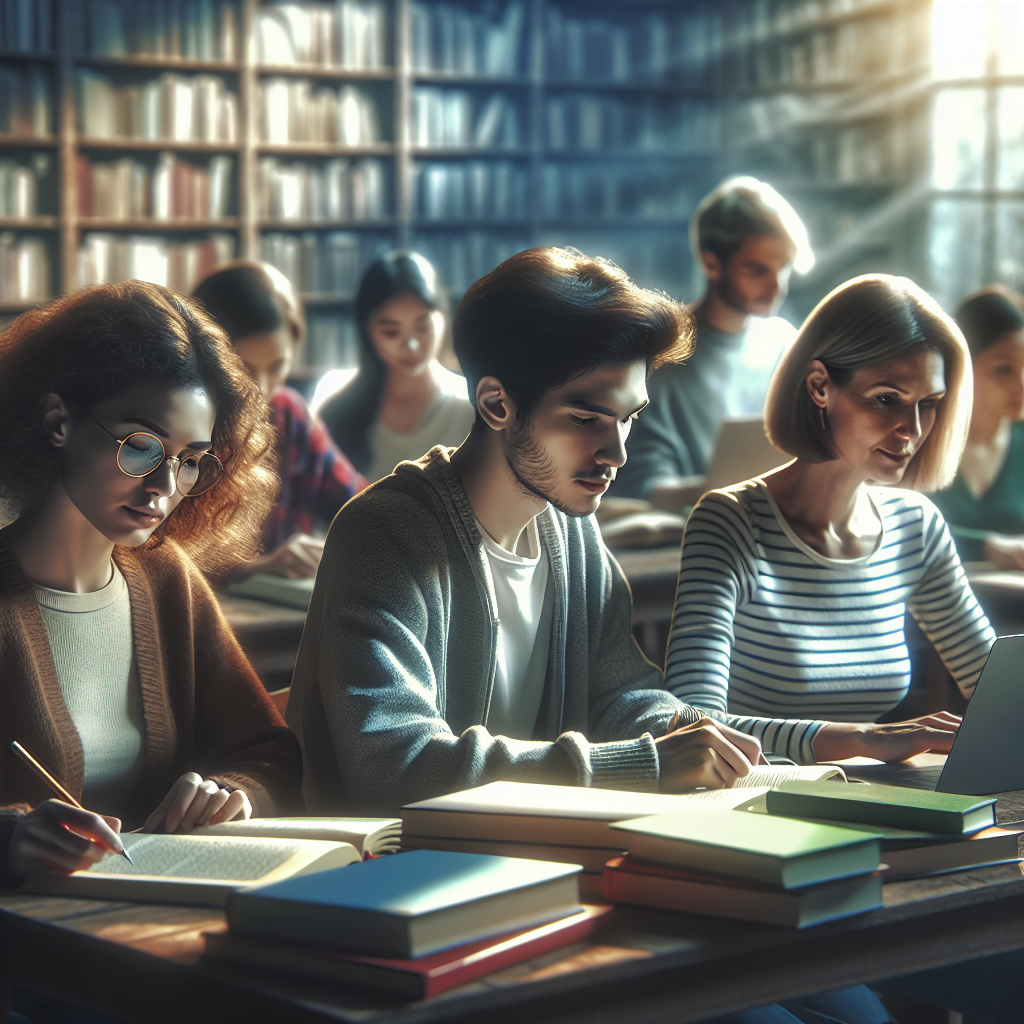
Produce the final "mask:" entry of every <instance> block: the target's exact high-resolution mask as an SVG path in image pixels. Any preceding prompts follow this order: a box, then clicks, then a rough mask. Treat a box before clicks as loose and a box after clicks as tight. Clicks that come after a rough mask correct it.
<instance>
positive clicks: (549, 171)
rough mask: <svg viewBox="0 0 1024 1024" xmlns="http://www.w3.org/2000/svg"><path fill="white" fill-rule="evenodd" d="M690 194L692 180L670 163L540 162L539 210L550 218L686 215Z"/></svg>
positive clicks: (689, 206)
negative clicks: (662, 167) (659, 165)
mask: <svg viewBox="0 0 1024 1024" xmlns="http://www.w3.org/2000/svg"><path fill="white" fill-rule="evenodd" d="M694 198H695V197H694V194H693V188H692V182H691V181H690V180H689V179H688V178H686V177H680V175H679V173H678V172H676V171H673V170H672V169H671V168H669V169H665V170H659V169H657V168H656V167H654V168H651V167H648V168H642V169H641V168H637V167H635V166H631V165H625V166H623V165H619V166H616V165H614V164H613V165H606V164H568V165H562V166H556V165H553V164H545V165H544V166H543V167H542V168H541V210H542V212H543V215H544V217H546V218H549V219H554V220H558V219H563V218H580V219H584V218H598V217H608V218H615V217H638V218H639V217H649V218H652V219H654V218H663V217H673V218H687V217H688V216H689V214H690V213H691V212H692V210H693V206H694Z"/></svg>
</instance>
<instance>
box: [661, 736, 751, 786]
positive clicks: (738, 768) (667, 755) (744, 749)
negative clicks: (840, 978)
mask: <svg viewBox="0 0 1024 1024" xmlns="http://www.w3.org/2000/svg"><path fill="white" fill-rule="evenodd" d="M654 745H655V748H656V749H657V751H658V764H659V768H660V778H659V787H660V789H661V791H662V792H663V793H680V792H683V791H685V790H688V789H699V788H704V789H729V788H730V787H732V786H734V785H735V784H736V783H737V781H739V780H740V779H742V778H745V777H746V776H747V775H748V774H749V773H750V768H751V766H752V765H755V764H757V763H758V762H759V761H760V760H761V744H760V743H758V741H757V740H756V739H754V738H753V737H752V736H748V735H747V734H746V733H742V732H738V731H737V730H735V729H730V728H729V727H728V726H727V725H722V723H721V722H716V721H714V720H713V719H711V718H702V719H700V720H699V721H697V722H694V723H693V724H692V725H687V726H684V727H683V728H682V729H676V730H675V731H674V732H670V733H667V734H666V735H665V736H659V737H658V738H657V739H656V740H655V741H654Z"/></svg>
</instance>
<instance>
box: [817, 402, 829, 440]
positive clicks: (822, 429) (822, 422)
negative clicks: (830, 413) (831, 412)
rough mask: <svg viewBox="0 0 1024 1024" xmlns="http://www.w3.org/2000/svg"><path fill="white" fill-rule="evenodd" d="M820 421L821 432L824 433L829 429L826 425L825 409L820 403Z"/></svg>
mask: <svg viewBox="0 0 1024 1024" xmlns="http://www.w3.org/2000/svg"><path fill="white" fill-rule="evenodd" d="M818 422H819V423H820V424H821V432H822V433H823V434H824V433H825V430H826V429H827V428H826V427H825V410H824V409H822V407H821V406H820V405H819V406H818Z"/></svg>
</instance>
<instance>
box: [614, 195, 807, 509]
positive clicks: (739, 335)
mask: <svg viewBox="0 0 1024 1024" xmlns="http://www.w3.org/2000/svg"><path fill="white" fill-rule="evenodd" d="M690 247H691V249H692V250H693V257H694V259H695V260H696V261H697V262H698V264H699V265H700V266H701V268H702V269H703V271H704V274H705V276H706V277H707V290H706V291H705V293H704V297H703V298H702V299H701V300H700V301H699V302H698V303H697V304H696V305H695V306H693V307H692V309H691V311H692V313H693V315H694V317H695V318H696V321H697V348H696V351H695V352H694V354H693V355H692V356H691V357H690V358H689V359H688V360H687V361H686V363H685V364H682V365H679V366H665V367H662V369H660V370H658V372H657V373H655V374H654V376H653V377H652V378H651V381H650V384H649V385H648V392H649V393H650V398H651V404H650V405H649V406H648V407H647V410H646V411H645V413H644V415H643V417H642V418H641V419H640V420H639V421H638V422H637V425H636V428H635V429H634V430H633V433H632V435H631V436H630V439H629V461H628V462H627V463H626V465H625V466H623V467H622V470H621V471H620V472H619V477H618V480H617V481H616V485H615V487H614V488H613V490H612V492H611V493H612V494H614V495H615V496H617V497H623V498H629V497H631V498H647V499H649V500H651V501H653V502H654V504H655V505H658V506H659V507H662V508H666V509H669V510H671V511H677V510H679V509H680V508H682V507H683V506H684V505H688V504H690V503H691V502H692V501H693V500H695V499H696V498H697V497H699V496H700V494H701V492H702V489H703V488H702V487H701V478H702V477H703V475H704V474H705V472H706V471H707V465H708V460H709V459H710V457H711V453H712V449H713V448H714V443H715V436H716V434H717V433H718V427H719V424H720V423H721V421H722V418H723V417H725V416H742V415H760V413H761V412H762V410H763V408H764V398H765V393H766V392H767V390H768V382H769V380H770V379H771V375H772V371H773V370H774V369H775V366H776V364H777V363H778V361H779V358H780V356H781V355H782V353H783V352H784V351H785V350H786V348H787V347H788V346H789V344H790V343H791V342H792V340H793V337H794V335H795V333H796V332H795V330H794V329H793V327H792V325H791V324H789V323H788V322H787V321H785V320H783V319H781V318H780V317H777V316H775V315H774V314H775V313H777V312H778V309H779V307H780V306H781V305H782V302H783V300H784V299H785V297H786V292H787V290H788V288H789V277H790V274H791V273H792V271H793V270H794V269H795V270H796V271H797V272H800V273H803V272H805V271H807V270H809V269H810V267H811V266H812V265H813V264H814V255H813V253H812V252H811V248H810V242H809V241H808V238H807V229H806V228H805V227H804V225H803V222H802V221H801V220H800V218H799V217H798V216H797V214H796V211H795V210H794V209H793V208H792V207H791V206H790V205H789V203H788V202H786V200H785V199H783V198H782V196H780V195H779V194H778V192H776V191H775V189H773V188H772V187H771V186H770V185H766V184H765V183H764V182H761V181H758V180H757V179H755V178H732V179H730V180H728V181H725V182H723V183H722V184H721V185H719V186H718V187H717V188H716V189H715V190H714V191H713V192H711V193H710V194H709V195H708V196H706V197H705V198H704V199H703V200H702V201H701V203H700V205H699V206H698V207H697V209H696V211H695V212H694V214H693V217H692V219H691V221H690Z"/></svg>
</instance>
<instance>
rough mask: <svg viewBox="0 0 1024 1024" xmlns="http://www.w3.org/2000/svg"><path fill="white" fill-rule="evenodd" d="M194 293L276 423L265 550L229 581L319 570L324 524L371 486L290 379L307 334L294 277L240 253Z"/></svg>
mask: <svg viewBox="0 0 1024 1024" xmlns="http://www.w3.org/2000/svg"><path fill="white" fill-rule="evenodd" d="M194 296H195V298H196V299H198V300H199V301H200V302H201V303H202V304H203V306H204V307H205V308H206V311H207V312H208V313H209V314H210V315H211V316H212V317H213V318H214V319H215V320H216V321H217V323H219V324H220V326H221V327H223V328H224V330H225V331H227V333H228V336H229V337H230V338H231V344H232V345H233V346H234V348H235V352H237V353H238V355H239V356H240V357H241V359H242V362H243V363H244V364H245V368H246V370H248V371H249V375H250V376H251V377H252V379H253V380H254V381H255V382H256V383H257V384H258V385H259V388H260V391H262V392H263V397H264V398H265V399H266V400H267V404H268V405H269V406H270V422H271V423H272V424H273V426H274V427H275V428H276V429H277V433H278V439H277V454H278V473H279V474H280V479H281V489H280V491H279V492H278V496H277V501H276V503H275V504H274V507H273V508H272V509H271V512H270V515H269V516H268V517H267V520H266V522H265V523H264V524H263V538H262V547H263V553H262V554H261V555H259V556H258V557H256V558H255V559H253V560H252V561H251V562H244V563H242V564H241V565H239V566H236V567H235V568H234V569H233V570H232V571H231V572H230V573H229V574H228V576H227V577H226V578H225V579H226V581H227V582H230V581H232V580H236V579H243V578H244V577H246V576H249V575H250V574H252V573H254V572H263V573H270V574H272V575H275V576H287V577H289V578H291V579H298V578H304V577H310V576H314V575H315V574H316V569H317V566H318V565H319V564H320V556H321V555H322V554H323V550H324V542H323V538H322V537H318V536H315V534H316V533H317V532H318V527H319V526H321V525H322V526H323V527H326V526H327V525H329V524H330V522H331V520H332V519H333V518H334V516H335V513H336V512H337V511H338V509H339V508H341V506H342V505H344V504H345V502H346V501H348V499H349V498H351V497H352V495H354V494H356V493H357V492H358V491H360V490H362V488H364V487H365V486H366V481H365V480H364V479H363V478H362V477H361V476H360V475H359V473H357V472H356V470H355V468H354V467H353V466H352V463H351V462H350V461H349V460H348V459H347V458H346V457H345V455H344V454H343V453H342V452H341V451H339V450H338V448H337V446H336V445H335V444H334V442H333V441H332V440H331V438H330V436H329V434H328V432H327V430H326V428H325V427H324V425H323V423H321V422H320V420H319V419H318V418H317V417H316V416H314V415H313V414H312V413H311V412H310V410H309V406H307V405H306V400H305V399H304V398H303V397H302V395H300V394H299V393H298V392H297V391H295V390H294V389H293V388H289V387H287V386H286V385H285V382H286V381H287V379H288V375H289V373H291V369H292V366H293V365H294V361H295V357H296V354H297V352H298V350H299V348H300V346H301V345H302V343H303V341H304V340H305V337H306V321H305V318H304V317H303V315H302V306H301V304H300V302H299V300H298V298H297V297H296V295H295V292H294V291H293V290H292V286H291V284H290V283H289V281H288V278H286V277H285V276H284V274H282V273H281V271H279V270H278V269H277V268H276V267H273V266H271V265H270V264H269V263H258V262H256V261H255V260H238V261H236V262H235V263H231V264H228V265H227V266H224V267H218V268H217V269H216V270H215V271H213V273H211V274H210V275H209V276H207V277H206V278H204V279H203V281H201V282H200V283H199V285H198V286H197V287H196V289H195V293H194Z"/></svg>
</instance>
